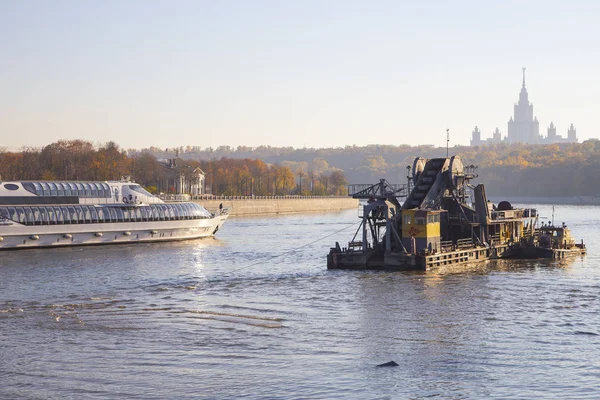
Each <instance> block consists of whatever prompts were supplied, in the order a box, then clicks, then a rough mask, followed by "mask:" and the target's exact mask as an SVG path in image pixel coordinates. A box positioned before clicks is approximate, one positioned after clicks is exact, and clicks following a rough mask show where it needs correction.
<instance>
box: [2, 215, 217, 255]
mask: <svg viewBox="0 0 600 400" xmlns="http://www.w3.org/2000/svg"><path fill="white" fill-rule="evenodd" d="M226 219H227V215H217V216H215V217H213V218H206V219H196V220H180V221H154V222H152V221H147V222H118V223H90V224H65V225H39V226H38V225H36V226H24V225H18V224H15V225H5V226H0V238H1V239H0V250H18V249H32V248H49V247H66V246H83V245H104V244H123V243H139V242H162V241H175V240H190V239H199V238H205V237H211V236H214V234H215V233H216V232H217V231H218V230H219V229H220V228H221V226H222V225H223V223H224V222H225V220H226Z"/></svg>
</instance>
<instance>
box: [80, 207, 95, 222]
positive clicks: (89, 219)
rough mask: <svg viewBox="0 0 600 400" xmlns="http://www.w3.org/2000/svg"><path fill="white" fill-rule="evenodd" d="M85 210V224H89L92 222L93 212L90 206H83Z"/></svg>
mask: <svg viewBox="0 0 600 400" xmlns="http://www.w3.org/2000/svg"><path fill="white" fill-rule="evenodd" d="M81 209H82V210H83V216H84V218H85V223H86V224H89V223H91V222H92V210H90V206H81Z"/></svg>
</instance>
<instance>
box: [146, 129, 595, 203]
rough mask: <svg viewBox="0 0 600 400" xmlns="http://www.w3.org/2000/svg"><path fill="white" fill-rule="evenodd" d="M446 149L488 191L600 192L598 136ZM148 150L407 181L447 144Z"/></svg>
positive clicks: (355, 178)
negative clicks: (419, 160)
mask: <svg viewBox="0 0 600 400" xmlns="http://www.w3.org/2000/svg"><path fill="white" fill-rule="evenodd" d="M449 150H450V151H449V153H450V155H459V156H460V157H461V158H462V161H463V163H464V164H465V165H470V164H474V165H477V166H478V169H477V172H478V175H479V177H478V178H477V179H476V180H475V183H484V184H485V185H486V191H487V193H488V195H495V196H500V195H505V196H544V197H555V196H580V195H581V196H583V195H600V140H598V139H589V140H586V141H584V142H583V143H560V144H547V145H526V144H521V143H513V144H510V143H500V144H494V145H482V146H475V147H471V146H454V147H450V149H449ZM149 151H150V152H154V151H155V152H157V153H160V154H173V153H174V152H175V151H179V152H180V156H181V157H183V158H186V159H188V158H189V159H196V158H205V159H209V158H211V157H220V156H225V155H226V156H227V157H229V158H244V157H247V156H248V155H249V154H255V155H256V156H257V157H259V158H260V159H261V160H263V161H265V162H275V163H280V164H282V165H303V164H308V165H314V164H315V163H321V164H322V165H324V166H326V167H327V168H331V169H334V170H336V169H339V170H342V171H343V172H344V174H345V176H346V178H347V180H348V181H349V182H350V183H376V182H378V180H379V179H380V178H386V179H387V180H388V181H390V182H391V183H406V182H407V172H408V171H407V166H409V165H410V166H412V163H413V160H414V159H415V157H424V158H434V157H446V148H445V147H435V146H408V145H398V146H393V145H369V146H345V147H337V148H326V149H315V148H302V149H294V148H291V147H270V146H258V147H254V148H252V147H247V146H239V147H237V148H232V147H230V146H221V147H218V148H216V149H213V148H206V149H202V148H198V147H189V146H188V147H185V148H178V149H156V148H153V149H149Z"/></svg>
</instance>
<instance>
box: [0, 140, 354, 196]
mask: <svg viewBox="0 0 600 400" xmlns="http://www.w3.org/2000/svg"><path fill="white" fill-rule="evenodd" d="M165 155H166V156H167V157H169V156H173V157H170V158H169V159H160V158H158V157H157V156H156V155H155V154H153V153H152V152H150V151H148V150H145V151H137V150H129V151H126V150H124V149H121V148H119V146H118V145H117V144H116V143H114V142H108V143H106V144H103V145H99V146H94V145H93V144H92V143H91V142H88V141H84V140H60V141H58V142H56V143H52V144H50V145H48V146H45V147H43V148H42V149H41V150H40V149H23V150H22V151H17V152H8V151H5V152H0V179H3V180H16V181H20V180H77V181H106V180H118V179H121V177H124V176H129V177H131V179H132V180H134V181H136V182H137V183H139V184H141V185H142V186H144V187H146V188H147V189H148V190H150V191H151V192H153V193H161V192H162V193H175V191H176V187H177V183H178V182H179V181H180V180H181V177H184V178H185V179H184V180H185V181H187V182H190V181H191V180H192V179H193V175H194V171H195V170H196V168H200V169H201V170H202V171H203V172H204V173H205V188H206V191H207V192H208V193H211V194H214V195H227V196H239V195H245V196H251V195H255V196H268V195H277V196H282V195H305V196H307V195H313V196H328V195H345V194H347V181H346V178H345V175H344V173H343V172H342V171H341V170H339V169H332V168H323V165H322V164H321V165H320V168H319V163H316V164H315V165H313V166H310V165H308V164H298V163H291V164H289V163H288V164H287V165H286V163H282V164H267V163H265V162H264V161H261V160H258V159H252V158H243V159H235V158H227V157H222V158H220V159H218V160H193V159H183V158H179V157H178V156H177V153H175V154H170V153H167V154H165Z"/></svg>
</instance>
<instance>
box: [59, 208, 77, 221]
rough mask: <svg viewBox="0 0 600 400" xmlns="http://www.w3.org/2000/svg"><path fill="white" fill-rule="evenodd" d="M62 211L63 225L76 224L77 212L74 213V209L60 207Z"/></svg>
mask: <svg viewBox="0 0 600 400" xmlns="http://www.w3.org/2000/svg"><path fill="white" fill-rule="evenodd" d="M61 209H62V210H63V215H64V217H65V224H76V223H77V211H75V207H73V206H68V207H65V206H63V207H61Z"/></svg>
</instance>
